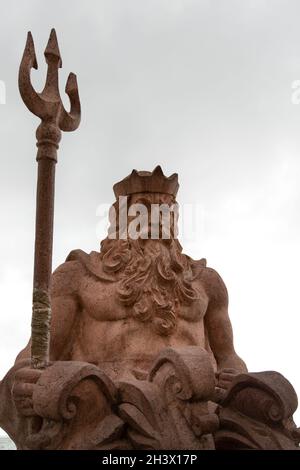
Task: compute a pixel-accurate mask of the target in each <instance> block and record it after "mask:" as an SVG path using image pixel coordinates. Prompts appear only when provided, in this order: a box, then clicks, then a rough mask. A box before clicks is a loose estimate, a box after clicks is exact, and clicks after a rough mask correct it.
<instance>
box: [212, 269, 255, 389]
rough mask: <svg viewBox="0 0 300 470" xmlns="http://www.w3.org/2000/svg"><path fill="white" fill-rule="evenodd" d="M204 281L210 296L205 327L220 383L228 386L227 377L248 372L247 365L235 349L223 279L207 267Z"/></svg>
mask: <svg viewBox="0 0 300 470" xmlns="http://www.w3.org/2000/svg"><path fill="white" fill-rule="evenodd" d="M204 282H205V288H206V292H207V295H208V297H209V303H208V308H207V312H206V314H205V318H204V321H205V328H206V331H207V334H208V339H209V344H210V347H211V349H212V352H213V354H214V357H215V359H216V362H217V366H218V372H219V373H221V374H220V375H221V377H220V379H221V382H220V383H219V385H220V386H223V385H224V387H225V388H226V382H227V379H228V381H230V376H231V375H232V374H236V373H242V372H247V367H246V364H245V363H244V361H243V360H242V359H241V358H240V357H239V356H238V355H237V353H236V352H235V349H234V344H233V332H232V326H231V322H230V319H229V315H228V293H227V289H226V286H225V284H224V282H223V280H222V279H221V277H220V276H219V274H218V273H217V272H216V271H214V270H213V269H211V268H205V276H204ZM222 382H224V383H222Z"/></svg>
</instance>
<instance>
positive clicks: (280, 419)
mask: <svg viewBox="0 0 300 470" xmlns="http://www.w3.org/2000/svg"><path fill="white" fill-rule="evenodd" d="M217 396H218V395H217V393H216V389H215V376H214V371H213V367H212V365H211V362H210V358H209V355H208V354H207V352H206V351H205V350H203V349H201V348H198V347H186V348H181V349H171V348H168V349H165V350H164V351H162V353H161V354H160V355H159V357H158V358H157V360H156V361H155V363H154V365H153V367H152V369H151V371H150V373H149V375H148V377H147V379H146V380H137V379H134V378H132V379H128V380H123V381H119V382H115V383H114V382H112V380H111V379H110V378H109V377H108V375H107V374H105V373H104V372H102V371H101V369H100V368H98V367H96V366H94V365H91V364H88V363H84V362H73V361H70V362H56V363H54V364H53V365H51V366H50V367H48V368H47V369H46V370H45V372H44V373H43V374H42V375H41V377H40V379H39V381H38V383H37V386H36V389H35V392H34V396H33V403H34V410H35V413H36V415H35V416H33V417H29V418H28V417H21V416H20V417H19V421H18V427H19V429H18V433H17V435H18V436H19V438H18V442H16V445H17V447H18V448H19V449H69V450H70V449H106V450H112V449H155V450H160V449H178V450H180V449H193V450H201V449H215V448H216V449H295V450H296V449H297V448H298V446H299V441H300V433H299V430H297V428H296V425H295V423H294V422H293V419H292V415H293V413H294V411H295V409H296V407H297V397H296V394H295V391H294V389H293V387H292V386H291V384H290V383H289V382H288V381H287V380H286V379H285V378H284V377H283V376H282V375H280V374H278V373H277V372H261V373H256V374H241V375H239V376H237V377H236V379H235V380H234V382H233V383H232V385H231V387H230V389H229V390H228V392H227V393H226V395H225V396H224V397H223V398H222V401H221V402H220V403H219V404H218V405H217V404H216V403H215V400H216V397H217Z"/></svg>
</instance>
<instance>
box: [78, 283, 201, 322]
mask: <svg viewBox="0 0 300 470" xmlns="http://www.w3.org/2000/svg"><path fill="white" fill-rule="evenodd" d="M193 287H194V290H195V292H196V298H195V300H193V301H191V302H178V303H177V306H176V312H175V313H176V315H178V317H179V318H181V319H183V320H185V321H187V322H199V321H200V320H201V319H203V317H204V315H205V313H206V310H207V306H208V301H209V299H208V296H207V295H206V293H205V290H204V288H203V286H202V285H201V283H200V282H199V281H198V282H197V283H195V285H193ZM139 300H140V303H141V305H143V301H144V299H143V298H141V299H139ZM80 301H81V304H82V308H83V309H84V310H85V312H86V313H87V314H88V315H89V316H90V317H92V318H93V319H94V320H97V321H100V322H101V321H113V320H122V319H126V318H130V317H132V316H133V315H134V309H135V303H137V302H138V300H137V301H136V302H135V303H134V302H133V303H131V304H129V305H126V304H125V303H124V302H122V301H121V300H120V295H119V283H118V282H105V281H99V280H97V279H95V278H93V277H90V276H87V277H86V278H85V279H84V280H83V282H82V284H81V288H80Z"/></svg>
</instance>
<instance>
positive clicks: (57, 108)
mask: <svg viewBox="0 0 300 470" xmlns="http://www.w3.org/2000/svg"><path fill="white" fill-rule="evenodd" d="M44 55H45V58H46V62H47V64H48V70H47V78H46V83H45V86H44V89H43V91H42V92H41V93H37V92H36V91H35V90H34V88H33V86H32V84H31V79H30V71H31V69H32V68H35V69H37V68H38V66H37V61H36V55H35V50H34V42H33V39H32V35H31V33H30V32H29V33H28V35H27V41H26V45H25V50H24V54H23V58H22V61H21V64H20V69H19V89H20V93H21V96H22V99H23V101H24V103H25V104H26V106H27V107H28V109H29V110H30V111H31V112H32V113H33V114H35V115H36V116H38V117H39V118H40V119H41V120H42V121H48V122H49V121H51V122H52V123H53V124H57V127H58V128H59V129H60V130H62V131H74V130H75V129H77V127H78V126H79V123H80V115H81V109H80V100H79V93H78V86H77V80H76V76H75V75H74V74H70V75H69V78H68V81H67V85H66V93H67V94H68V96H69V99H70V104H71V109H70V112H68V111H66V110H65V108H64V105H63V103H62V100H61V97H60V93H59V86H58V69H59V68H61V66H62V60H61V56H60V52H59V47H58V42H57V37H56V32H55V29H52V30H51V33H50V37H49V40H48V44H47V47H46V49H45V52H44Z"/></svg>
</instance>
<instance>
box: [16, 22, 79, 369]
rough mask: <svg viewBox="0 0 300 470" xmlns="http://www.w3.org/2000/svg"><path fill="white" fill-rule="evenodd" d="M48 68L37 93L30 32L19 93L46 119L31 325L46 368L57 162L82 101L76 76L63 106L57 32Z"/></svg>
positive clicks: (36, 360) (34, 357)
mask: <svg viewBox="0 0 300 470" xmlns="http://www.w3.org/2000/svg"><path fill="white" fill-rule="evenodd" d="M45 58H46V62H47V64H48V70H47V78H46V83H45V86H44V89H43V91H42V92H41V93H37V92H36V91H35V90H34V88H33V86H32V84H31V80H30V72H31V69H32V68H35V69H37V61H36V56H35V51H34V43H33V39H32V36H31V33H28V36H27V41H26V46H25V50H24V54H23V58H22V61H21V64H20V70H19V89H20V93H21V96H22V98H23V101H24V103H25V105H26V106H27V107H28V109H29V110H30V111H31V112H32V113H33V114H35V115H36V116H38V117H39V118H40V119H41V121H42V122H41V123H40V125H39V126H38V128H37V131H36V137H37V147H38V152H37V161H38V181H37V198H36V201H37V206H36V231H35V257H34V276H33V306H32V323H31V364H32V367H34V368H43V367H46V366H47V364H48V362H49V345H50V320H51V299H50V284H51V272H52V243H53V215H54V186H55V164H56V161H57V149H58V144H59V142H60V139H61V131H74V130H75V129H77V127H78V126H79V123H80V100H79V94H78V86H77V80H76V75H74V74H73V73H71V74H70V75H69V78H68V80H67V84H66V90H65V91H66V93H67V95H68V96H69V100H70V103H71V107H70V111H69V112H67V111H66V110H65V108H64V106H63V103H62V100H61V97H60V94H59V87H58V69H59V68H60V67H61V66H62V60H61V57H60V52H59V48H58V43H57V38H56V33H55V30H54V29H52V31H51V34H50V37H49V41H48V44H47V47H46V50H45Z"/></svg>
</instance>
